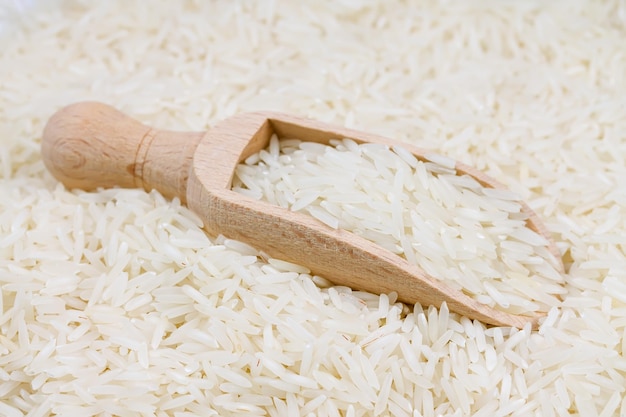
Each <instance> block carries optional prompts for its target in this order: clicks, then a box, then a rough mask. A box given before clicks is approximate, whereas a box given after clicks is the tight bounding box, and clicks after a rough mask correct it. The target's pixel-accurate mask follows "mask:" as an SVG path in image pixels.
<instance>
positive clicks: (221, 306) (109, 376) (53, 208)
mask: <svg viewBox="0 0 626 417" xmlns="http://www.w3.org/2000/svg"><path fill="white" fill-rule="evenodd" d="M625 36H626V6H624V4H623V2H622V1H620V0H609V1H599V0H590V1H586V2H539V1H532V0H531V1H526V2H499V3H497V2H496V3H494V2H490V1H488V0H470V1H467V2H446V4H439V3H438V2H426V1H418V2H415V3H411V4H405V3H403V2H399V1H395V0H391V1H378V0H376V1H372V2H352V1H339V2H328V3H325V2H295V1H294V2H289V1H274V0H262V1H258V2H245V1H231V2H206V1H199V0H183V1H182V2H164V1H154V2H145V1H139V0H130V1H121V0H112V1H108V2H82V1H78V0H67V1H56V0H53V1H47V2H44V1H35V0H31V1H26V0H9V1H4V2H2V4H0V48H1V50H2V54H1V55H0V141H1V145H2V146H0V196H1V198H0V415H2V416H9V417H13V416H16V417H17V416H25V415H29V416H41V417H46V416H53V415H80V416H114V415H115V416H159V417H162V416H176V417H189V416H195V415H204V416H218V415H219V416H235V415H237V416H238V415H242V414H245V415H266V416H287V415H288V416H294V415H317V416H322V417H323V416H342V417H357V416H358V417H362V416H374V415H380V416H385V415H394V416H409V417H415V416H432V417H435V416H461V415H473V416H488V417H491V416H515V415H541V416H563V415H573V416H596V415H598V416H603V417H606V416H610V417H613V416H623V415H626V395H625V392H626V359H625V358H624V353H625V352H626V295H625V291H626V289H625V288H624V285H623V283H624V282H626V272H624V271H626V253H625V245H624V242H625V239H624V236H625V235H626V188H625V187H626V183H625V182H624V181H623V178H624V177H626V164H625V161H626V140H625V138H624V132H626V106H625V105H624V97H626V54H625V53H624V47H623V45H624V41H623V40H624V38H625ZM80 100H99V101H104V102H107V103H109V104H112V105H114V106H116V107H118V108H120V109H121V110H123V111H124V112H127V113H128V114H131V115H133V116H134V117H136V118H138V119H139V120H140V121H142V122H144V123H146V124H150V125H154V126H156V127H158V128H163V129H172V130H191V131H203V130H206V129H207V128H208V127H209V126H213V125H214V124H215V123H217V122H218V121H219V120H223V119H224V118H226V117H228V116H229V115H232V114H234V113H239V112H244V111H255V110H276V111H283V112H286V113H293V114H298V115H303V116H309V117H312V118H314V119H318V120H322V121H326V122H333V123H337V124H341V125H345V126H347V127H350V128H356V129H358V130H362V131H369V132H372V133H375V134H379V135H382V136H387V137H390V138H393V139H396V140H400V141H405V142H407V143H411V144H413V145H416V146H419V147H420V148H424V149H432V151H433V153H434V154H436V155H441V156H444V157H446V158H450V159H451V160H459V161H462V162H464V163H466V164H468V165H471V166H474V167H476V168H478V169H479V170H482V171H484V172H485V173H487V174H489V175H491V176H493V177H494V178H496V179H498V180H500V181H501V182H503V183H504V184H505V185H506V186H507V188H508V189H510V190H511V192H512V193H513V194H514V195H515V197H513V194H510V195H509V194H501V193H499V192H497V194H498V195H497V196H491V197H497V198H498V201H500V206H499V210H503V211H505V210H511V209H512V208H513V206H512V205H511V204H512V203H515V201H512V200H511V198H517V196H519V197H520V198H521V199H522V200H523V201H526V202H527V203H528V204H529V206H530V207H531V208H532V209H533V210H534V211H536V212H537V213H538V214H539V216H540V217H541V218H542V219H543V220H544V221H545V224H546V226H547V228H548V230H549V231H550V233H551V234H552V235H553V237H554V240H555V241H556V242H557V244H558V247H559V250H560V251H561V253H562V254H563V259H564V261H565V264H566V269H567V273H566V275H565V277H564V279H565V282H564V285H563V286H562V287H561V286H560V285H559V287H560V288H563V289H564V290H565V293H564V294H562V299H563V303H562V304H560V305H554V306H552V307H551V308H549V309H548V311H547V315H546V317H545V319H543V320H542V321H541V323H540V326H539V329H538V330H537V331H531V329H530V328H529V327H528V328H525V329H522V330H517V329H510V328H504V327H486V326H485V325H484V324H482V323H480V322H476V321H471V320H469V319H468V318H466V317H461V316H459V315H457V314H455V313H451V312H450V311H449V310H448V308H447V306H445V305H444V306H442V307H441V308H440V309H436V308H434V307H430V306H421V305H415V306H409V305H403V304H401V303H398V302H397V294H395V293H391V294H382V295H380V296H378V295H374V294H369V293H363V292H360V291H356V290H353V289H350V288H346V287H336V286H333V285H331V282H332V281H333V279H334V278H336V277H332V276H328V277H319V276H314V275H311V273H310V272H308V271H307V270H306V269H304V268H303V267H302V266H300V265H291V264H289V263H286V262H283V261H281V260H274V259H267V256H266V255H265V254H263V253H260V252H259V251H258V248H253V247H250V246H249V245H245V244H243V243H240V242H236V241H233V240H230V239H229V238H228V237H227V236H226V237H223V236H207V235H206V234H205V233H204V232H203V230H202V229H201V226H202V224H201V222H200V220H199V218H198V217H197V216H196V215H194V214H193V213H190V212H189V211H188V210H187V209H185V208H184V207H183V206H182V205H181V204H180V201H178V200H173V201H167V200H166V199H164V198H163V197H162V196H161V195H160V194H158V193H157V192H144V191H139V190H121V189H112V190H99V191H95V192H90V193H87V192H84V191H80V190H68V189H66V188H64V187H63V186H61V185H59V184H58V182H57V181H56V180H55V179H53V178H52V176H51V175H50V174H49V173H48V172H47V171H46V170H45V168H44V165H43V163H42V161H41V156H40V140H41V133H42V130H43V127H44V124H45V121H46V120H47V119H48V117H50V115H51V114H53V113H54V111H56V110H57V109H59V108H61V107H62V106H63V105H66V104H69V103H71V102H75V101H80ZM338 139H340V138H338ZM276 145H277V143H274V144H273V147H272V149H271V152H268V155H267V156H266V157H265V159H266V160H267V161H272V158H273V156H272V155H276V154H277V148H276ZM284 146H286V147H292V148H293V147H294V146H295V145H294V142H292V143H291V144H289V143H288V142H287V143H286V144H285V145H284ZM307 146H308V145H307ZM344 146H345V147H346V148H347V151H349V152H358V149H357V147H356V146H355V144H353V143H350V142H345V143H344ZM376 150H377V149H376V147H372V148H370V149H369V150H368V151H367V152H369V153H370V155H373V154H375V153H377V152H375V151H376ZM378 150H380V149H378ZM393 151H395V155H396V156H397V157H398V158H399V159H400V160H401V161H402V162H403V163H404V164H406V166H408V167H409V168H411V169H415V170H416V175H417V180H418V181H419V184H420V186H422V185H424V184H428V182H427V181H426V180H427V170H426V169H425V167H428V168H429V169H436V170H437V173H438V175H440V176H441V177H445V178H447V183H446V184H443V185H440V186H439V187H434V188H433V192H434V193H438V194H437V195H438V196H439V197H438V198H439V199H440V200H441V201H447V200H446V195H447V194H449V190H450V187H452V188H454V187H466V188H467V189H469V190H472V189H473V188H472V187H476V184H474V183H473V182H472V181H468V180H467V179H462V177H460V176H453V175H450V173H451V165H450V163H449V160H448V159H438V158H437V157H433V158H432V159H431V162H429V163H428V164H423V165H424V166H422V164H417V163H416V162H415V161H414V160H413V159H412V158H410V156H409V155H407V154H406V153H403V152H402V150H400V148H398V149H392V150H389V152H390V153H393ZM306 152H307V153H311V154H313V153H316V154H317V155H318V156H320V158H322V159H324V152H325V148H324V147H319V146H311V148H310V149H306ZM349 152H346V153H342V154H338V153H337V154H332V158H334V159H332V158H331V159H332V163H337V162H339V163H345V164H352V163H354V161H355V157H354V156H349V155H348V153H349ZM367 152H365V151H363V152H362V153H364V154H366V153H367ZM383 152H385V151H383ZM385 155H387V156H385V157H377V156H374V158H375V161H373V162H372V165H373V168H371V169H368V170H367V171H366V172H364V173H363V175H360V176H358V177H357V178H356V179H355V181H358V184H359V186H361V187H365V189H368V190H370V192H374V191H375V190H376V189H378V188H379V187H380V185H381V183H383V182H384V184H391V187H400V186H402V184H405V183H406V182H405V180H406V175H407V174H408V173H410V172H412V171H411V170H408V169H404V168H400V170H398V171H397V172H396V174H397V176H396V177H394V174H393V173H394V170H393V169H391V168H390V167H389V166H387V164H388V162H389V158H388V156H390V154H389V153H386V154H385ZM391 156H393V155H391ZM255 158H258V159H256V160H255ZM359 158H360V156H359ZM356 159H358V158H356ZM261 161H263V159H262V158H260V157H252V158H250V159H249V160H248V161H246V162H247V163H248V164H255V163H260V162H261ZM264 163H267V162H264ZM330 165H331V166H330V167H328V166H326V167H324V170H326V169H329V168H332V164H330ZM401 166H404V165H401ZM301 168H302V173H303V175H304V176H306V177H307V178H306V180H307V181H309V182H308V187H309V188H307V189H306V190H304V191H301V192H299V193H292V195H290V194H289V193H287V195H286V196H284V197H280V198H281V199H282V201H281V204H290V205H292V206H291V207H292V208H293V207H294V206H295V207H296V208H298V207H297V205H298V204H299V205H300V207H299V209H302V210H304V208H305V207H306V206H308V205H310V204H311V203H312V202H315V201H316V200H317V199H318V198H319V196H318V195H317V191H316V190H314V189H312V188H310V187H312V186H314V185H315V184H316V183H321V182H325V184H331V185H335V183H336V185H337V186H340V187H343V188H341V189H340V190H339V191H337V192H335V193H334V194H332V195H329V196H328V199H327V204H325V206H321V205H320V208H321V209H323V210H324V211H325V212H326V213H329V216H336V215H337V213H340V214H341V210H339V211H338V209H341V207H342V206H344V207H345V206H347V205H352V206H353V209H352V210H351V211H349V212H348V214H347V215H346V216H348V215H349V216H351V217H352V218H354V219H359V220H360V221H362V220H364V219H369V218H370V217H371V216H372V214H373V213H374V214H376V215H380V218H377V219H376V221H370V226H371V228H370V229H371V230H369V231H368V233H369V236H370V237H372V238H376V239H382V237H384V236H388V235H389V233H391V234H392V235H393V229H394V227H395V226H396V224H398V222H401V221H403V220H404V221H405V219H403V217H402V216H401V215H400V216H399V214H401V213H399V212H398V211H390V213H389V215H388V216H387V218H385V217H384V216H383V215H382V214H380V213H379V211H380V209H381V208H382V207H383V206H382V205H381V203H380V202H379V203H372V205H371V206H363V205H364V204H365V205H366V204H367V203H366V202H364V200H365V199H364V198H363V196H361V195H358V194H357V193H354V192H352V188H353V187H352V185H350V184H345V183H342V182H340V181H337V175H336V172H344V173H345V169H343V167H341V168H342V170H338V169H335V170H334V171H333V173H332V175H331V174H329V175H316V174H319V172H316V171H310V172H309V171H306V170H305V169H306V167H301ZM318 171H319V170H318ZM379 176H382V177H379ZM255 179H256V178H255V177H252V179H251V181H249V183H250V184H253V183H255V181H254V180H255ZM342 180H344V181H345V180H346V178H342ZM415 187H417V182H416V185H415ZM267 192H268V190H267V189H265V188H263V187H259V188H256V189H255V188H250V189H249V190H248V195H250V196H251V197H254V198H259V196H261V195H262V193H267ZM276 192H277V194H279V195H280V194H281V193H284V192H285V190H277V191H276ZM488 193H490V191H488ZM385 194H386V193H385ZM468 195H471V194H469V193H468V194H467V195H465V197H467V196H468ZM381 197H383V196H381ZM423 210H424V211H423V212H420V214H422V215H423V219H430V218H437V217H438V216H434V217H433V214H437V213H436V210H437V206H436V205H435V204H424V207H423ZM461 214H462V215H458V216H456V217H457V218H458V219H460V220H462V221H464V222H466V223H468V224H470V223H471V222H469V221H468V220H467V214H468V213H466V212H465V213H464V212H463V211H461ZM474 214H475V215H476V216H478V215H477V214H476V213H474ZM439 215H441V213H439ZM463 219H465V220H463ZM489 219H492V217H489ZM327 220H329V221H330V218H328V219H327ZM408 220H410V221H411V222H415V221H419V218H417V217H416V218H415V219H414V218H409V219H408ZM513 220H514V221H516V222H521V221H523V220H522V219H519V218H514V219H512V221H513ZM342 221H345V219H343V218H340V224H339V226H341V222H342ZM475 221H480V217H479V218H477V219H476V220H475ZM331 223H332V221H331ZM424 223H425V222H424ZM464 224H465V223H464ZM511 224H512V223H505V224H504V226H502V225H499V226H502V227H503V229H502V230H504V231H506V229H507V228H510V227H511ZM518 230H521V232H518V233H516V234H515V236H516V237H515V240H516V242H520V243H524V244H528V245H532V246H534V247H537V246H538V245H541V243H542V242H540V240H539V239H538V238H537V236H535V235H532V234H530V235H529V234H527V233H526V232H524V231H523V230H524V229H518ZM492 232H495V230H494V231H492ZM386 234H387V235H386ZM449 239H450V241H453V237H452V235H450V236H449ZM398 241H400V247H401V248H402V247H404V248H406V247H407V242H406V241H402V240H401V239H397V236H395V237H394V236H392V238H386V240H385V243H384V244H385V245H387V246H388V247H389V249H390V250H395V251H399V249H398V248H396V246H397V242H398ZM448 243H450V242H448ZM403 245H404V246H403ZM452 249H456V253H457V256H464V254H463V251H462V250H461V249H460V248H455V247H454V245H453V246H452ZM425 250H430V251H431V253H432V254H433V256H434V254H436V253H437V252H438V251H439V250H440V248H437V247H436V246H432V247H428V248H425ZM511 250H512V249H511ZM545 255H546V254H539V258H541V257H544V256H545ZM520 257H521V258H523V260H525V261H526V262H528V261H529V259H530V258H529V257H528V256H527V254H523V255H521V256H520ZM540 260H541V259H534V260H531V261H532V262H539V261H540ZM439 262H440V261H439V260H436V261H435V262H433V264H432V265H431V267H432V268H436V267H438V266H440V263H439ZM507 262H508V264H507V265H509V267H510V268H518V266H519V263H520V259H516V258H515V257H514V256H511V257H509V259H508V260H507ZM532 265H533V267H536V268H538V266H536V265H539V264H532ZM521 275H522V276H520V277H519V279H518V280H517V281H516V280H515V279H512V280H510V281H509V282H510V285H517V287H515V288H516V291H522V290H523V292H525V294H524V295H523V296H521V297H520V299H534V300H536V301H534V302H535V303H536V304H537V305H532V306H528V308H535V309H547V308H548V307H549V306H551V305H552V301H550V299H543V298H542V295H541V294H539V293H537V292H536V291H535V292H533V291H530V290H529V289H528V288H526V289H524V288H525V287H524V285H523V283H524V282H525V280H526V276H525V275H524V274H521ZM541 275H542V276H543V275H545V276H547V277H549V279H551V280H558V279H559V278H558V277H557V276H551V275H550V272H549V270H548V269H543V270H541ZM481 282H482V280H478V283H481ZM492 286H493V288H491V290H492V291H493V290H497V291H502V290H501V288H500V287H498V286H496V285H493V283H492ZM550 291H551V292H554V291H556V289H554V290H550ZM544 296H545V295H544ZM548 297H551V296H550V295H548ZM520 302H521V301H520V300H516V301H515V303H520ZM512 304H513V303H512ZM524 308H526V306H524ZM281 377H282V379H281Z"/></svg>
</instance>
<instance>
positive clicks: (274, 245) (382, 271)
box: [43, 103, 563, 328]
mask: <svg viewBox="0 0 626 417" xmlns="http://www.w3.org/2000/svg"><path fill="white" fill-rule="evenodd" d="M274 133H276V134H277V135H278V136H279V137H284V138H298V139H301V140H305V141H314V142H319V143H328V142H329V141H330V140H331V139H337V138H350V139H353V140H355V141H357V142H359V143H364V142H374V143H383V144H387V145H389V146H398V145H400V146H403V147H404V148H406V149H407V150H409V151H410V152H412V153H413V154H414V155H415V156H416V157H417V158H418V159H421V160H425V159H427V158H426V155H428V154H432V153H431V152H429V151H426V150H424V149H419V148H416V147H412V146H408V145H406V144H401V143H399V142H395V141H392V140H389V139H387V138H384V137H380V136H376V135H371V134H367V133H363V132H358V131H354V130H351V129H345V128H342V127H336V126H329V125H327V124H324V123H320V122H316V121H313V120H310V119H305V118H299V117H295V116H289V115H284V114H279V113H269V112H267V113H263V112H260V113H247V114H240V115H237V116H233V117H231V118H229V119H227V120H225V121H223V122H220V123H218V124H217V125H216V126H215V127H214V128H213V129H211V130H210V131H209V132H207V133H206V134H202V133H181V132H166V131H157V130H154V129H151V128H149V127H148V126H145V125H143V124H141V123H139V122H136V121H133V120H132V119H129V118H128V117H127V116H125V115H123V114H122V113H120V112H118V111H116V110H114V109H112V108H110V107H108V106H106V105H103V104H98V103H79V104H75V105H73V106H69V107H67V108H65V109H63V110H61V111H60V112H59V113H57V114H56V115H54V116H53V117H52V118H51V119H50V121H49V123H48V126H47V127H46V129H45V131H44V137H43V157H44V161H45V163H46V166H48V168H49V169H50V171H51V172H52V173H53V175H55V177H57V178H58V179H59V180H60V181H62V182H63V183H64V184H65V185H66V186H68V187H69V188H83V189H94V188H97V187H112V186H121V187H142V188H144V189H146V190H149V189H152V188H155V189H157V190H159V191H161V192H162V193H163V194H164V195H165V196H167V197H174V196H178V197H179V198H181V200H183V201H186V203H187V205H188V207H189V208H190V209H191V210H193V211H195V212H196V213H197V214H198V215H200V216H201V218H202V219H203V221H204V225H205V229H206V230H207V231H208V232H209V233H211V234H213V235H217V234H224V235H225V236H228V237H230V238H234V239H238V240H241V241H243V242H246V243H248V244H251V245H253V246H254V247H257V248H259V249H261V250H263V251H264V252H266V253H267V254H268V255H270V256H272V257H275V258H278V259H283V260H286V261H290V262H294V263H297V264H301V265H304V266H306V267H308V268H309V269H311V271H312V272H313V273H315V274H319V275H322V276H324V277H326V278H328V279H329V280H331V281H332V282H334V283H335V284H339V285H346V286H349V287H352V288H355V289H359V290H364V291H369V292H373V293H377V294H380V293H389V292H392V291H396V292H397V293H398V295H399V300H401V301H403V302H405V303H408V304H414V303H420V304H422V305H425V306H428V305H435V306H437V307H439V306H441V304H442V303H443V302H446V303H447V304H448V306H449V308H450V310H451V311H454V312H457V313H460V314H462V315H465V316H468V317H470V318H473V319H478V320H481V321H483V322H485V323H487V324H493V325H500V326H513V327H518V328H521V327H523V326H524V325H525V324H526V323H528V322H530V323H531V324H532V326H533V327H536V326H537V321H538V319H539V316H516V315H512V314H508V313H505V312H502V311H499V310H496V309H493V308H490V307H488V306H486V305H484V304H481V303H479V302H477V301H475V300H473V299H472V298H470V297H469V296H467V295H465V294H463V293H462V292H460V291H457V290H454V289H451V288H449V287H448V286H447V285H446V284H445V283H444V282H443V281H441V280H438V279H436V278H434V277H431V276H429V275H428V274H426V273H425V272H424V271H422V270H421V269H420V268H419V267H417V266H415V265H411V264H409V263H408V262H407V261H406V260H404V259H403V258H401V257H399V256H397V255H395V254H393V253H391V252H389V251H387V250H385V249H383V248H382V247H380V246H378V245H376V244H374V243H372V242H369V241H367V240H365V239H363V238H361V237H359V236H357V235H354V234H352V233H350V232H347V231H344V230H335V229H332V228H330V227H328V226H326V225H324V224H322V223H321V222H319V221H317V220H316V219H314V218H312V217H310V216H308V215H306V214H303V213H297V212H291V211H289V210H287V209H283V208H280V207H277V206H274V205H271V204H268V203H265V202H262V201H257V200H254V199H251V198H248V197H246V196H243V195H241V194H239V193H236V192H234V191H232V190H231V184H232V179H233V175H234V171H235V168H236V166H237V164H239V163H240V162H241V161H243V160H244V159H245V158H247V157H248V156H249V155H251V154H253V153H256V152H258V151H260V150H261V149H263V148H265V147H266V146H267V145H268V143H269V140H270V137H271V136H272V134H274ZM456 167H457V170H458V171H459V172H461V173H466V174H468V175H470V176H472V177H474V178H476V179H477V180H478V181H479V182H481V183H482V184H483V185H485V186H488V187H493V188H500V189H504V188H505V187H503V186H502V185H501V184H500V183H498V182H497V181H496V180H494V179H492V178H490V177H488V176H487V175H485V174H484V173H482V172H479V171H477V170H475V169H474V168H472V167H469V166H467V165H463V164H460V163H457V165H456ZM523 209H524V210H525V212H526V213H527V214H528V216H529V220H528V225H529V226H530V227H531V228H532V229H534V230H535V231H537V232H538V233H540V234H542V235H543V236H544V237H546V238H547V239H548V241H549V242H550V249H551V251H552V252H553V254H554V255H555V256H556V257H557V259H559V260H560V259H561V257H560V254H559V251H558V249H557V247H556V245H555V244H554V241H553V240H552V238H551V236H550V235H549V233H547V231H546V228H545V227H544V226H543V224H542V223H541V221H540V219H539V218H538V216H537V215H536V214H535V213H534V212H533V211H532V210H531V209H530V208H529V207H528V206H527V205H523ZM561 270H563V265H562V264H561Z"/></svg>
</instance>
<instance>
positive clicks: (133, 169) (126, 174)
mask: <svg viewBox="0 0 626 417" xmlns="http://www.w3.org/2000/svg"><path fill="white" fill-rule="evenodd" d="M204 135H205V133H203V132H172V131H167V130H157V129H152V128H151V127H149V126H146V125H144V124H142V123H140V122H138V121H136V120H134V119H132V118H130V117H128V116H127V115H125V114H124V113H122V112H119V111H117V110H115V109H114V108H112V107H110V106H107V105H105V104H102V103H95V102H82V103H76V104H72V105H70V106H67V107H65V108H63V109H61V110H60V111H58V112H57V113H55V114H54V115H53V116H52V117H51V118H50V120H49V121H48V123H47V125H46V127H45V129H44V132H43V143H42V154H43V160H44V163H45V164H46V167H47V168H48V170H49V171H50V172H51V173H52V174H53V175H54V176H55V177H56V178H57V179H58V180H59V181H61V182H62V183H63V184H65V185H66V186H67V187H68V188H81V189H84V190H94V189H96V188H98V187H114V186H119V187H126V188H143V189H145V190H147V191H150V190H152V189H157V190H159V191H160V192H161V193H162V194H163V195H164V196H166V197H168V198H173V197H179V198H180V199H181V200H182V201H183V202H184V201H185V197H186V188H187V178H188V176H189V170H190V168H191V162H192V160H193V155H194V153H195V150H196V147H197V146H198V143H199V142H200V140H201V139H202V137H203V136H204Z"/></svg>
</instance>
